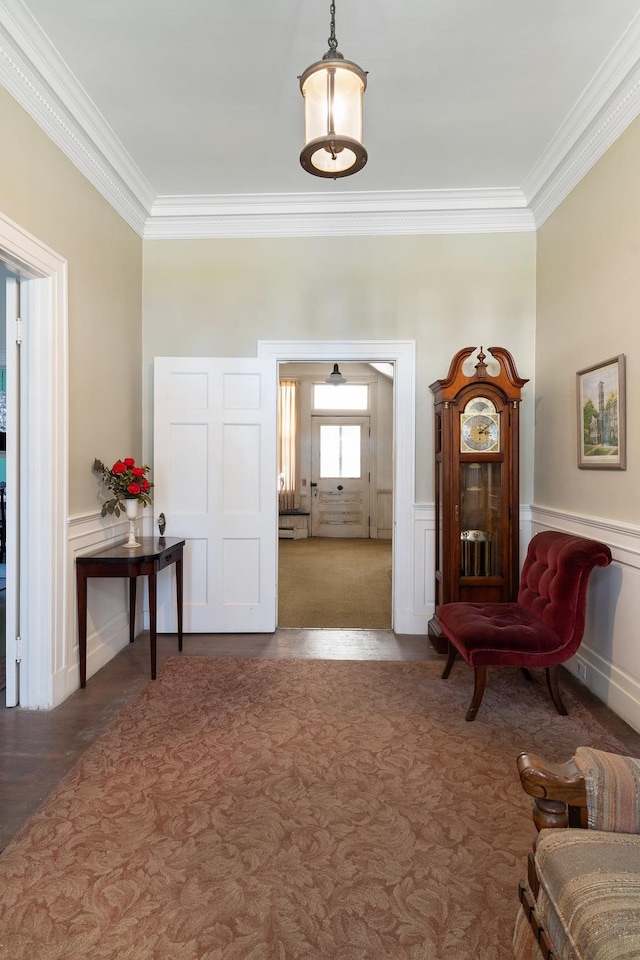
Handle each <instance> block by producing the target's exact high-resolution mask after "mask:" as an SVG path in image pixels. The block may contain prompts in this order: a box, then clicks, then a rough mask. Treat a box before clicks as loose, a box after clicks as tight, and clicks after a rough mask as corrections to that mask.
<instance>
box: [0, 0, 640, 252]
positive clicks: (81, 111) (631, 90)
mask: <svg viewBox="0 0 640 960" xmlns="http://www.w3.org/2000/svg"><path fill="white" fill-rule="evenodd" d="M0 83H1V84H2V85H3V86H4V87H5V88H6V89H7V90H8V91H9V93H10V94H11V95H12V96H13V97H14V98H15V99H16V100H17V101H18V103H19V104H20V105H21V106H22V107H23V108H24V109H25V110H26V111H27V113H29V115H30V116H31V117H33V119H34V120H35V121H36V123H38V125H39V126H40V127H41V128H42V130H43V131H44V132H45V133H46V134H47V135H48V136H49V137H50V138H51V139H52V140H53V142H54V143H55V144H56V145H57V146H58V147H59V148H60V149H61V150H62V151H63V153H65V154H66V156H67V157H68V158H69V159H70V160H71V162H72V163H73V164H74V165H75V166H76V167H77V169H78V170H79V171H80V172H81V173H82V174H84V176H85V177H86V178H87V179H88V180H89V182H90V183H92V184H93V186H94V187H95V188H96V189H97V190H98V191H99V192H100V193H101V194H102V196H103V197H104V198H105V199H106V200H107V202H108V203H110V204H111V206H112V207H113V208H114V209H115V210H116V212H117V213H118V214H119V215H120V216H121V217H122V218H123V219H124V220H125V221H126V222H127V223H128V224H129V226H131V227H132V229H133V230H135V231H136V233H138V235H139V236H141V237H143V238H145V239H158V240H159V239H169V238H181V239H184V238H225V237H307V236H349V235H351V236H366V235H382V236H390V235H411V234H421V233H424V234H435V233H445V234H446V233H496V232H498V233H499V232H510V233H512V232H527V231H534V230H536V229H537V228H538V227H540V226H541V225H542V223H544V221H545V220H546V219H547V217H549V216H550V215H551V213H553V211H554V210H555V209H556V207H557V206H558V205H559V204H560V203H561V202H562V201H563V200H564V199H565V197H566V196H567V195H568V194H569V193H570V191H571V190H572V189H573V188H574V187H575V186H576V184H577V183H578V182H579V181H580V180H581V179H582V177H583V176H584V175H585V174H586V173H587V172H588V171H589V170H590V169H591V167H592V166H593V165H594V164H595V163H596V162H597V160H598V159H599V158H600V157H601V156H602V154H603V153H604V152H605V151H606V150H607V149H608V148H609V147H610V146H611V144H612V143H613V142H614V141H615V140H616V139H617V137H618V136H620V134H621V133H622V132H623V131H624V130H625V129H626V127H627V126H628V125H629V124H630V123H631V122H632V121H633V120H634V119H635V118H636V117H637V116H638V114H639V113H640V14H638V16H637V17H636V18H635V20H634V21H633V23H632V24H631V26H630V27H629V29H628V30H627V32H626V34H625V35H624V36H623V37H622V38H621V40H620V41H619V43H618V44H617V46H616V47H615V49H614V50H613V51H612V53H611V55H610V56H609V58H608V59H607V60H606V61H605V63H604V64H603V65H602V67H601V68H600V70H599V71H598V73H597V74H596V75H595V77H594V78H593V80H592V81H591V83H590V84H589V86H588V87H587V89H586V90H585V92H584V93H583V95H582V96H581V97H580V99H579V101H578V103H577V104H576V106H575V108H574V109H573V110H572V111H571V113H570V114H569V116H568V117H567V118H566V120H565V121H564V123H563V124H562V126H561V127H560V129H559V130H558V132H557V133H556V135H555V136H554V137H553V139H552V141H551V142H550V143H549V145H548V147H547V149H546V150H545V151H544V153H543V155H542V156H541V157H540V159H539V160H538V162H537V163H536V165H535V166H534V168H533V169H532V170H531V172H530V174H529V175H528V176H527V178H526V181H525V183H524V185H523V188H522V189H521V190H520V189H488V190H481V189H475V190H474V189H469V190H441V191H439V190H425V191H389V192H369V193H359V192H351V193H339V194H335V195H327V194H311V193H310V194H292V195H290V194H286V195H285V194H282V195H279V194H244V195H229V196H200V197H189V196H178V197H155V194H154V192H153V189H152V187H151V185H150V184H149V182H148V181H147V179H146V178H145V177H144V176H143V174H142V172H141V171H140V169H139V168H138V167H137V165H136V164H135V163H134V161H133V160H132V158H131V157H130V156H129V154H128V153H127V151H126V150H125V149H124V147H123V145H122V144H121V143H120V141H119V140H118V139H117V137H116V135H115V133H114V131H113V130H112V129H111V127H109V125H108V124H107V123H106V121H105V120H104V118H103V117H102V116H101V114H100V113H99V111H98V109H97V107H96V106H95V104H94V103H93V102H92V101H91V99H90V98H89V97H88V96H87V94H86V92H85V91H84V89H83V88H82V87H81V86H80V84H79V83H78V81H77V80H76V78H75V77H74V76H73V74H72V73H71V72H70V71H69V69H68V67H67V65H66V63H65V62H64V61H63V60H62V58H61V57H60V56H59V54H58V53H57V51H56V50H55V48H54V47H53V45H52V44H51V42H50V41H49V39H48V37H47V36H46V35H45V34H44V33H43V32H42V30H41V29H40V27H39V26H38V24H37V23H36V21H35V20H34V19H33V18H32V17H31V15H30V13H29V12H28V10H27V9H26V8H25V6H24V5H23V4H22V2H21V0H0Z"/></svg>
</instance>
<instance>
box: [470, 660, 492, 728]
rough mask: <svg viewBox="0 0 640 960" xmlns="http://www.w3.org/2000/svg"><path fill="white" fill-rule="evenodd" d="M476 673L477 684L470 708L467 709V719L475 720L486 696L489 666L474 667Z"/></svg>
mask: <svg viewBox="0 0 640 960" xmlns="http://www.w3.org/2000/svg"><path fill="white" fill-rule="evenodd" d="M473 671H474V675H475V685H474V688H473V698H472V700H471V704H470V706H469V709H468V710H467V715H466V717H465V720H475V718H476V713H477V712H478V709H479V707H480V704H481V703H482V698H483V696H484V687H485V683H486V682H487V668H486V667H474V668H473Z"/></svg>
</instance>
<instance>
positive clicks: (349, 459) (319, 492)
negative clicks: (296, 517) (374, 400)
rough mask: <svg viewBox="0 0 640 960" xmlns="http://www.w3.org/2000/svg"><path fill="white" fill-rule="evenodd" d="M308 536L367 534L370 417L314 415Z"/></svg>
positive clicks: (364, 535)
mask: <svg viewBox="0 0 640 960" xmlns="http://www.w3.org/2000/svg"><path fill="white" fill-rule="evenodd" d="M311 459H312V468H311V469H312V483H313V484H314V486H313V496H312V498H311V535H312V536H314V537H368V536H369V418H368V417H313V422H312V426H311Z"/></svg>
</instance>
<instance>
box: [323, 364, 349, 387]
mask: <svg viewBox="0 0 640 960" xmlns="http://www.w3.org/2000/svg"><path fill="white" fill-rule="evenodd" d="M346 382H347V378H346V377H343V376H342V374H341V373H340V368H339V367H338V364H337V363H334V365H333V372H332V373H330V374H329V376H328V377H327V379H326V380H325V383H332V384H333V385H334V387H339V386H340V384H341V383H346Z"/></svg>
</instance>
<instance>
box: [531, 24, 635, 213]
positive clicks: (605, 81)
mask: <svg viewBox="0 0 640 960" xmlns="http://www.w3.org/2000/svg"><path fill="white" fill-rule="evenodd" d="M638 114H640V15H638V16H636V18H635V20H634V21H633V23H632V24H631V26H630V27H629V29H628V30H627V32H626V33H625V35H624V36H623V37H622V38H621V40H620V42H619V43H618V44H617V46H616V47H615V49H614V50H613V52H612V54H611V56H610V57H609V58H608V59H607V60H606V61H605V62H604V63H603V65H602V67H601V68H600V70H599V71H598V73H597V74H596V76H595V77H594V78H593V80H592V81H591V83H590V84H589V85H588V87H587V88H586V90H585V91H584V93H583V94H582V96H581V97H580V99H579V100H578V102H577V104H576V105H575V107H574V108H573V110H572V111H571V113H570V114H569V116H568V117H567V118H566V120H565V122H564V123H563V124H562V126H561V127H560V128H559V130H558V131H557V132H556V134H555V136H554V137H553V139H552V140H551V143H550V144H549V146H548V147H547V149H546V150H545V151H544V153H543V155H542V157H541V158H540V160H539V161H538V162H537V163H536V165H535V166H534V168H533V170H532V171H531V173H530V174H529V176H528V177H527V179H526V180H525V183H524V185H523V188H522V189H523V192H524V194H525V195H526V197H527V198H528V202H529V205H530V207H531V209H532V211H533V215H534V217H535V223H536V228H538V227H541V226H542V224H543V223H544V222H545V220H546V219H547V218H548V217H550V216H551V214H552V213H553V211H554V210H555V209H556V208H557V207H559V206H560V204H561V203H562V201H563V200H564V199H565V197H567V196H568V195H569V193H570V192H571V191H572V190H573V188H574V187H575V186H576V185H577V184H578V183H579V182H580V180H582V178H583V177H584V176H585V174H587V173H588V172H589V170H590V169H591V168H592V167H593V166H594V164H595V163H597V161H598V160H599V159H600V157H601V156H602V155H603V154H604V153H605V152H606V151H607V150H608V149H609V147H610V146H611V145H612V144H613V143H614V142H615V141H616V140H617V139H618V137H619V136H620V135H621V134H622V133H623V132H624V131H625V130H626V128H627V127H628V126H629V124H630V123H632V121H633V120H635V119H636V117H637V116H638Z"/></svg>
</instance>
